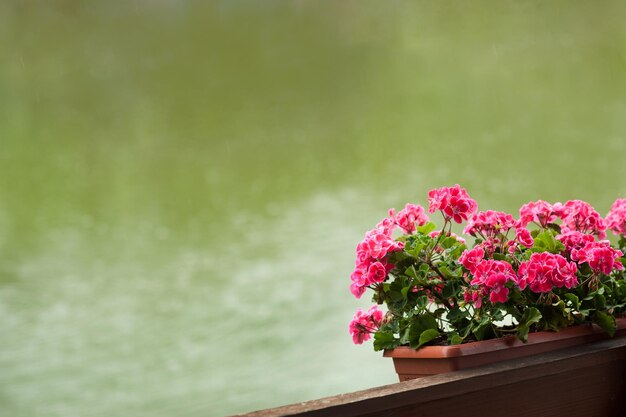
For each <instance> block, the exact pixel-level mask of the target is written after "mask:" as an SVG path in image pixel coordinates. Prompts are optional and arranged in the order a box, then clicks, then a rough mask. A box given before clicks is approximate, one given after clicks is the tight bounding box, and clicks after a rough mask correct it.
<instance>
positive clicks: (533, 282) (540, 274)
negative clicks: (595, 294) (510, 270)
mask: <svg viewBox="0 0 626 417" xmlns="http://www.w3.org/2000/svg"><path fill="white" fill-rule="evenodd" d="M577 271H578V268H577V267H576V264H575V263H574V262H568V261H567V259H565V258H564V257H563V256H561V255H558V254H554V253H549V252H541V253H533V254H532V255H531V256H530V259H529V260H528V261H526V262H522V263H521V264H520V266H519V271H518V274H519V277H518V278H517V283H518V285H519V287H520V289H521V290H523V289H524V288H526V286H528V287H530V290H531V291H533V292H536V293H547V292H549V291H552V290H553V289H555V288H561V287H566V288H572V287H574V286H575V285H576V284H578V277H577V276H576V272H577Z"/></svg>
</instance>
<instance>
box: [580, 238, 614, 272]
mask: <svg viewBox="0 0 626 417" xmlns="http://www.w3.org/2000/svg"><path fill="white" fill-rule="evenodd" d="M623 255H624V254H623V253H622V251H620V250H617V249H613V248H612V247H611V244H610V243H609V241H608V240H603V241H600V242H596V241H592V242H587V243H586V244H585V245H584V246H583V247H582V248H580V249H573V250H572V252H571V257H572V260H573V261H576V262H578V263H579V264H582V263H584V262H587V263H588V264H589V266H590V267H591V269H592V270H593V271H594V272H596V273H600V272H601V273H603V274H605V275H609V274H610V273H611V272H613V270H617V271H622V270H624V265H622V263H621V262H620V261H619V258H620V257H622V256H623Z"/></svg>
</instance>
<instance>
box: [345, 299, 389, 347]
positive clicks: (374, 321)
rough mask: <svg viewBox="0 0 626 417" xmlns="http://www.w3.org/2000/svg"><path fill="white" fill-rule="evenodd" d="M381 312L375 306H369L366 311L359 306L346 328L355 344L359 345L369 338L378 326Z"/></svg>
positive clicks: (381, 318) (380, 320)
mask: <svg viewBox="0 0 626 417" xmlns="http://www.w3.org/2000/svg"><path fill="white" fill-rule="evenodd" d="M382 320H383V312H382V311H380V310H379V309H378V307H377V306H372V307H370V309H369V310H367V312H366V313H364V312H363V310H361V309H360V308H359V309H358V310H357V311H356V313H355V314H354V316H353V317H352V321H350V325H349V326H348V329H349V331H350V335H352V341H353V342H354V344H355V345H360V344H362V343H363V342H366V341H368V340H369V339H370V338H371V334H372V333H373V332H375V331H376V330H378V329H379V328H380V325H381V323H382Z"/></svg>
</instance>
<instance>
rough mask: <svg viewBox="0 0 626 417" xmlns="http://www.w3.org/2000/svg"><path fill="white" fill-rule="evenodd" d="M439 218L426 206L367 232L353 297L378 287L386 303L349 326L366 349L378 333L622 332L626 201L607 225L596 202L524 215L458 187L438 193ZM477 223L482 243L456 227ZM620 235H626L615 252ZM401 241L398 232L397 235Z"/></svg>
mask: <svg viewBox="0 0 626 417" xmlns="http://www.w3.org/2000/svg"><path fill="white" fill-rule="evenodd" d="M428 203H429V205H428V212H429V213H435V212H437V211H439V212H440V213H441V214H442V216H443V226H442V227H441V228H440V229H437V228H436V226H435V225H434V223H431V222H430V219H429V218H428V216H427V215H426V210H424V208H423V207H422V206H420V205H417V204H407V205H406V206H405V207H404V208H403V209H402V210H400V211H399V212H397V213H396V211H395V210H393V209H391V210H389V215H388V217H386V218H384V219H382V220H381V221H380V222H379V223H378V224H377V225H376V227H375V228H374V229H373V230H371V231H369V232H367V233H366V235H365V238H364V239H363V241H361V242H359V244H358V245H357V251H356V255H357V256H356V265H355V269H354V272H353V273H352V275H351V285H350V290H351V292H352V294H353V295H354V296H355V297H357V298H360V297H362V295H363V294H364V293H365V292H366V291H368V290H371V291H372V292H373V294H372V300H373V301H374V302H375V303H376V304H385V305H386V306H387V309H388V313H387V316H386V317H387V318H385V319H384V320H383V313H382V311H381V310H379V309H378V308H376V306H374V307H372V308H370V309H369V310H368V311H367V312H365V313H364V312H363V311H362V310H359V311H357V313H356V315H355V316H354V317H353V320H352V321H351V322H350V326H349V327H350V334H351V335H352V338H353V341H354V342H355V343H359V344H360V343H363V342H364V341H366V340H368V339H370V337H371V335H372V334H373V335H374V348H375V349H377V350H379V349H390V348H394V347H396V346H399V345H409V346H411V347H413V348H419V347H420V346H422V345H424V344H428V343H433V342H437V343H448V344H454V343H463V342H467V341H472V340H482V339H486V338H493V337H500V336H503V335H508V334H511V333H514V334H516V335H517V337H518V338H520V339H521V340H526V338H527V335H528V333H529V332H530V331H538V330H558V329H560V328H563V327H566V326H569V325H574V324H577V323H588V322H595V323H596V324H598V325H599V326H601V327H602V328H603V329H605V330H606V331H607V332H609V333H612V332H614V331H615V317H618V316H619V315H626V280H625V278H624V277H625V272H624V270H625V268H624V264H626V259H625V258H624V257H623V256H624V252H625V251H626V237H625V236H624V235H625V234H626V233H625V232H626V199H618V200H617V201H616V202H615V203H614V204H613V206H612V207H611V210H610V211H609V214H608V215H607V217H606V219H603V218H602V217H601V216H600V215H599V214H598V212H597V211H596V210H595V209H594V208H593V207H592V206H591V205H590V204H589V203H586V202H584V201H581V200H569V201H567V202H565V203H564V204H561V203H554V204H552V203H548V202H546V201H543V200H537V201H534V202H529V203H527V204H524V205H523V206H522V207H521V208H520V210H519V218H515V217H514V216H513V215H511V214H508V213H505V212H500V211H493V210H484V211H480V212H478V211H477V209H478V205H477V203H476V201H475V200H473V199H472V198H471V197H470V196H469V194H468V193H467V191H466V190H465V189H464V188H461V187H460V186H459V185H458V184H457V185H454V186H453V187H442V188H438V189H434V190H431V191H430V192H429V193H428ZM463 222H467V224H466V225H465V227H464V228H463V232H464V234H465V235H469V236H472V237H473V238H475V239H476V240H475V242H474V243H473V247H468V246H467V240H466V239H465V238H464V237H462V236H458V235H456V234H455V233H453V232H452V227H453V225H454V224H455V223H463ZM607 229H609V230H611V231H613V232H614V233H616V234H618V235H619V236H620V241H619V245H620V246H617V247H615V246H613V245H612V244H611V243H610V242H609V241H608V240H602V239H605V237H606V230H607ZM395 231H398V235H397V236H396V237H394V232H395Z"/></svg>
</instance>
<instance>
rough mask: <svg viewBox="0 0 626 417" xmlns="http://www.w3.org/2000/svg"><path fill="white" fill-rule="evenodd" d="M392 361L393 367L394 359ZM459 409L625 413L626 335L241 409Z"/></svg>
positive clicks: (303, 412) (374, 412)
mask: <svg viewBox="0 0 626 417" xmlns="http://www.w3.org/2000/svg"><path fill="white" fill-rule="evenodd" d="M389 366H390V367H392V366H393V365H392V364H391V361H390V363H389ZM356 377H357V376H355V378H356ZM456 414H458V415H463V416H464V417H471V416H481V417H489V416H567V417H577V416H580V417H593V416H607V417H609V416H611V417H613V416H622V415H626V338H624V337H621V338H615V339H610V340H605V341H601V342H595V343H590V344H587V345H583V346H578V347H574V348H570V349H565V350H561V351H556V352H551V353H547V354H542V355H536V356H533V357H529V358H521V359H515V360H511V361H507V362H501V363H498V364H494V365H489V366H482V367H478V368H473V369H466V370H462V371H456V372H450V373H447V374H440V375H433V376H429V377H425V378H420V379H416V380H411V381H406V382H401V383H397V384H391V385H385V386H382V387H377V388H371V389H367V390H364V391H357V392H353V393H349V394H341V395H337V396H334V397H327V398H322V399H319V400H313V401H307V402H303V403H298V404H292V405H287V406H283V407H278V408H272V409H267V410H261V411H256V412H252V413H248V414H241V415H240V416H246V417H278V416H346V417H350V416H372V417H373V416H395V417H402V416H438V417H439V416H447V415H456Z"/></svg>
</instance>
